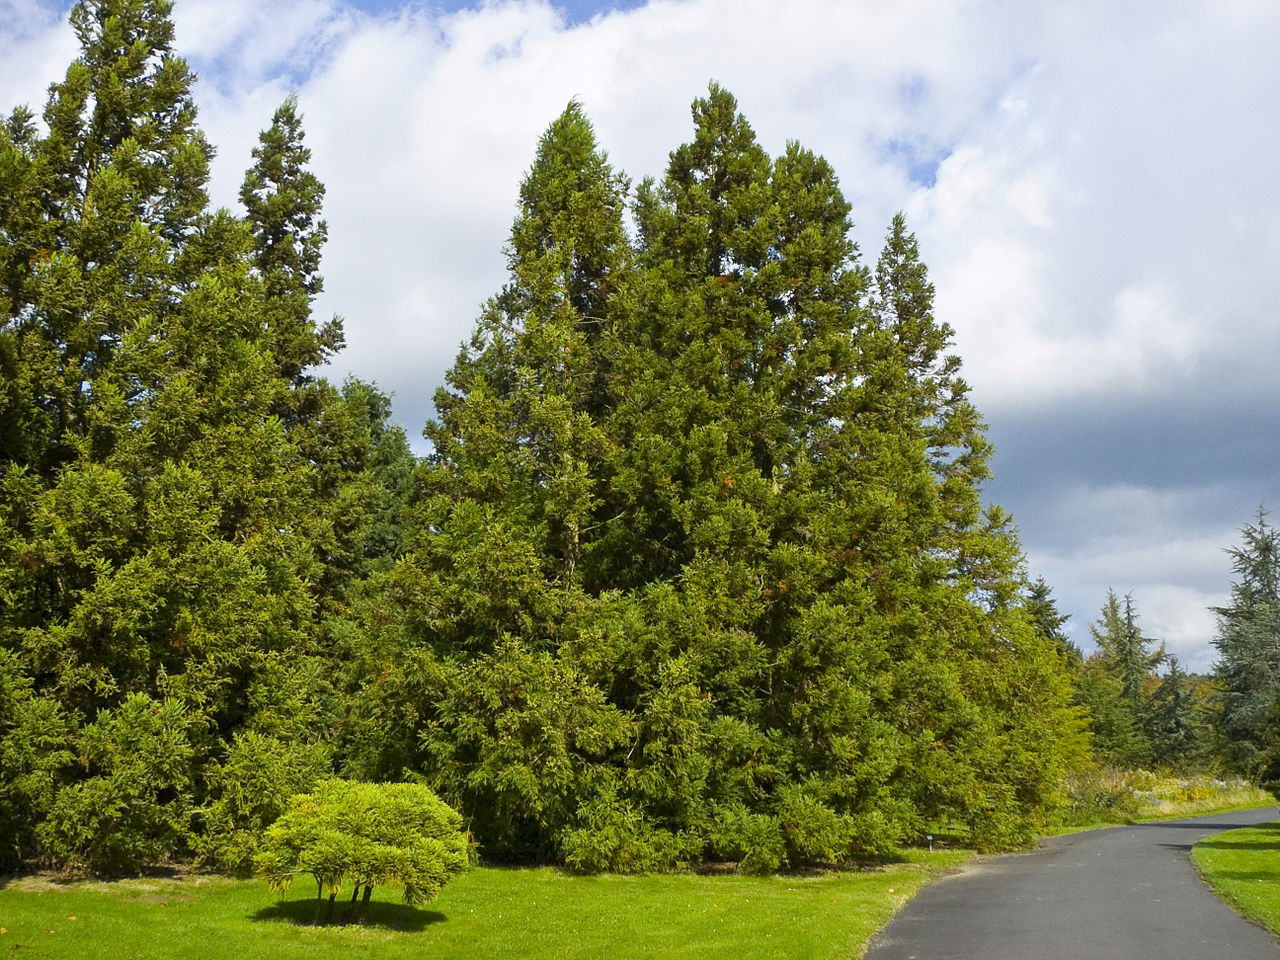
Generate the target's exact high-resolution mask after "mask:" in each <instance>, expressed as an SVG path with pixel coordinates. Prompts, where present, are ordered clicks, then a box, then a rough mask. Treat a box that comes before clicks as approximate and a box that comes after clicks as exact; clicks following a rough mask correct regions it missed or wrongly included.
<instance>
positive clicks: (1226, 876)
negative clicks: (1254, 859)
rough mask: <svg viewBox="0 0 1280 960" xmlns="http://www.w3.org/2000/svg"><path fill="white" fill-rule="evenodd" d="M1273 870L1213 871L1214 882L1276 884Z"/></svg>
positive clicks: (1275, 875)
mask: <svg viewBox="0 0 1280 960" xmlns="http://www.w3.org/2000/svg"><path fill="white" fill-rule="evenodd" d="M1278 876H1280V875H1277V873H1276V871H1274V870H1215V871H1213V879H1214V880H1219V881H1222V880H1269V881H1270V882H1272V883H1275V882H1276V879H1277V877H1278Z"/></svg>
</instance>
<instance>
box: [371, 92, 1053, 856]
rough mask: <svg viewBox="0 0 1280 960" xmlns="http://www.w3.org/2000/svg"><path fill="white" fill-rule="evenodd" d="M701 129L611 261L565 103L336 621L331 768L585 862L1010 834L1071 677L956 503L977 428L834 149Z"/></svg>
mask: <svg viewBox="0 0 1280 960" xmlns="http://www.w3.org/2000/svg"><path fill="white" fill-rule="evenodd" d="M693 117H694V128H695V129H694V137H693V139H692V141H691V142H690V143H688V144H686V145H684V146H682V147H680V148H678V149H677V150H675V151H673V152H672V154H671V159H670V164H669V166H668V170H667V173H666V175H665V177H664V178H663V179H662V181H661V182H654V181H646V182H645V183H644V184H642V186H641V187H640V189H639V191H638V193H637V197H636V202H635V207H634V212H635V217H636V222H637V226H638V237H637V238H636V242H635V247H634V249H632V248H631V247H629V246H628V244H627V243H626V235H625V231H624V230H623V226H622V224H623V217H622V215H623V210H624V202H625V192H624V190H623V188H622V181H621V178H620V177H618V175H617V174H615V173H614V172H613V171H612V170H611V168H609V166H608V164H607V161H606V160H605V158H604V156H603V154H601V153H600V152H599V150H598V148H597V147H596V145H595V141H594V137H593V136H592V135H591V131H590V126H589V124H588V123H587V122H586V119H585V117H584V116H583V115H582V113H581V110H580V108H578V107H577V105H576V104H575V105H570V107H569V109H568V110H566V112H565V114H564V115H562V117H561V118H560V119H558V120H557V121H556V122H555V123H553V124H552V126H551V128H550V129H549V130H548V132H547V134H546V136H544V138H543V140H542V142H541V143H540V145H539V150H538V155H537V157H536V158H535V161H534V164H533V166H532V168H531V170H530V172H529V175H528V176H527V178H526V180H525V183H524V185H523V186H522V188H521V211H520V215H519V217H518V218H517V221H516V224H515V226H514V228H513V231H512V244H511V250H510V254H509V265H510V267H511V282H510V284H509V285H508V286H507V287H506V288H505V289H504V290H503V292H502V293H501V294H500V295H499V296H498V297H495V298H494V300H492V301H491V302H490V304H489V305H488V306H487V307H486V309H485V311H484V313H483V314H482V316H481V319H480V321H479V323H478V325H477V329H476V333H475V335H474V336H473V338H472V341H471V343H470V344H469V346H468V347H467V348H466V349H464V351H463V353H462V354H461V355H460V356H459V358H458V361H457V363H456V364H455V365H454V367H453V369H452V371H451V372H450V375H449V388H448V389H447V390H445V391H442V393H441V394H440V395H439V396H438V400H437V406H438V409H439V411H440V416H439V419H438V420H437V421H435V422H433V423H430V424H428V428H427V434H428V436H429V437H430V438H431V439H432V441H433V443H434V445H435V453H434V454H433V456H432V457H431V458H430V461H429V463H428V464H427V465H426V466H425V467H424V469H423V470H422V472H421V474H420V477H419V491H420V492H419V495H418V499H417V503H416V506H415V513H414V516H413V520H412V521H411V523H410V530H409V532H408V534H407V539H406V544H407V546H408V548H409V553H408V554H407V555H406V556H405V558H404V560H403V561H402V562H401V563H400V564H398V565H397V567H396V569H395V570H394V571H392V572H391V573H390V574H388V575H387V576H386V577H385V578H383V579H382V580H380V581H379V589H380V590H381V592H380V593H376V594H375V595H374V596H373V599H372V601H371V604H372V605H371V608H370V610H369V611H368V613H367V614H366V623H367V627H366V628H365V629H364V630H363V631H362V633H361V634H360V636H359V637H358V638H356V643H355V650H356V652H355V653H354V654H353V657H352V660H353V662H356V661H363V662H362V666H361V667H360V668H359V669H360V671H361V672H362V674H363V675H364V676H366V677H370V678H376V682H373V683H371V684H370V685H369V688H368V690H367V691H365V692H362V693H361V694H360V695H359V696H358V703H357V706H356V709H355V710H354V711H353V715H352V718H351V720H350V721H349V723H348V725H347V729H348V730H349V731H350V733H351V741H350V742H349V745H348V747H347V748H346V749H347V758H348V760H347V762H348V763H349V765H350V768H351V771H352V772H356V773H360V774H362V775H374V776H385V775H387V774H388V773H389V772H390V771H396V770H399V769H402V768H403V767H405V766H407V767H410V768H412V769H413V770H415V771H416V772H418V773H419V774H420V775H422V776H425V777H427V778H428V780H429V782H431V784H432V785H433V786H434V787H436V788H437V789H438V790H439V791H440V792H441V793H442V794H444V795H446V796H448V797H450V798H451V799H453V800H455V801H456V802H458V803H459V804H460V805H461V806H462V808H463V809H464V810H465V811H466V812H467V814H468V815H469V816H470V817H472V822H473V824H474V827H475V829H476V831H477V834H478V835H479V836H480V837H481V840H482V842H483V843H485V844H487V845H488V847H489V849H491V850H493V851H495V852H501V853H505V854H507V855H530V854H533V855H555V856H559V857H563V858H564V859H565V860H566V861H567V862H569V863H571V864H573V865H575V866H578V867H583V868H612V869H633V868H636V867H643V866H660V865H665V864H670V863H672V862H676V861H680V860H688V859H694V858H698V857H702V856H717V857H725V858H731V859H736V860H740V861H741V862H742V863H743V864H744V866H745V867H746V868H748V869H768V868H770V867H772V866H776V865H777V864H778V863H780V862H781V861H782V860H784V859H787V860H791V861H793V862H796V861H803V860H813V859H837V860H839V859H846V858H849V857H851V856H856V855H859V854H864V853H867V852H869V851H875V850H881V849H884V848H886V847H887V846H890V845H892V844H893V843H894V842H895V841H897V840H899V839H901V838H902V837H904V836H908V835H911V834H912V833H914V832H917V831H920V830H922V829H924V827H925V825H926V824H927V823H933V822H942V821H944V820H946V821H951V820H955V819H960V820H962V821H963V822H965V823H967V824H969V825H970V826H971V827H972V828H973V830H974V833H975V837H976V838H977V839H978V842H980V843H988V844H992V845H997V844H1001V843H1008V842H1011V841H1015V840H1018V839H1022V838H1023V837H1025V836H1026V835H1027V834H1028V832H1029V831H1031V830H1033V829H1034V824H1035V823H1036V821H1037V818H1038V817H1040V816H1041V815H1042V814H1043V811H1044V809H1045V807H1046V806H1047V805H1049V804H1051V803H1052V792H1053V787H1052V781H1053V777H1054V771H1055V770H1056V769H1058V759H1057V750H1058V746H1059V743H1060V740H1061V735H1060V734H1059V733H1058V732H1057V731H1056V730H1055V722H1056V721H1057V720H1058V719H1060V718H1061V717H1062V716H1063V715H1065V714H1064V710H1065V698H1066V688H1065V686H1064V682H1063V678H1062V673H1061V664H1060V663H1059V661H1058V660H1057V659H1056V658H1055V656H1054V655H1053V651H1052V648H1051V646H1049V645H1047V644H1045V643H1041V641H1040V640H1039V638H1038V636H1037V635H1036V634H1035V632H1034V630H1033V629H1032V628H1031V625H1030V622H1029V621H1028V620H1027V618H1026V616H1025V614H1024V613H1023V611H1022V609H1021V606H1020V604H1019V602H1018V598H1019V586H1018V585H1019V583H1020V582H1021V571H1020V559H1019V553H1018V550H1017V545H1016V541H1015V540H1014V539H1013V537H1012V536H1011V533H1010V531H1009V530H1008V529H1007V520H1006V518H1004V517H1003V516H1002V515H1001V514H999V513H998V512H993V513H991V514H989V515H988V516H986V517H983V516H982V515H981V513H980V511H979V510H978V507H977V505H978V502H979V496H978V493H977V490H976V483H977V480H978V477H979V474H980V472H981V471H980V470H979V469H978V468H977V467H978V465H979V461H981V459H982V457H983V456H984V455H985V454H984V453H983V451H984V450H985V446H984V444H985V441H984V440H983V439H982V437H981V425H980V423H979V421H978V420H977V418H976V415H972V416H969V414H968V413H964V414H963V415H962V414H961V413H956V414H954V415H953V414H951V413H949V412H948V411H949V410H950V407H947V404H948V403H951V398H953V397H957V396H961V395H962V393H963V391H962V389H961V388H960V387H959V386H957V385H955V384H953V383H951V382H950V381H949V382H948V383H949V385H948V386H947V388H946V389H945V390H940V389H939V388H937V387H935V386H934V385H932V384H930V383H920V382H917V378H921V379H927V375H926V374H924V373H922V372H920V369H924V368H920V369H917V367H913V366H912V361H911V359H910V358H911V356H912V355H913V354H912V350H914V349H915V348H914V347H912V346H909V345H906V341H907V340H908V339H909V338H908V337H907V335H906V334H905V333H901V332H900V330H899V327H901V328H902V329H905V328H906V320H904V321H903V322H902V323H901V324H899V326H898V327H895V326H893V325H891V324H889V323H887V322H882V321H881V319H880V316H881V315H880V314H879V313H877V312H876V311H872V310H870V309H868V306H867V293H868V286H869V282H870V281H869V276H868V274H867V271H866V270H865V269H864V268H863V267H862V266H860V264H859V263H858V260H857V251H856V248H855V247H854V246H853V244H852V243H851V241H850V240H849V239H848V230H849V221H848V212H849V208H848V205H847V203H846V202H845V201H844V199H843V197H842V196H841V195H840V191H839V187H838V184H837V182H836V179H835V176H834V173H833V172H832V170H831V168H830V167H829V165H827V164H826V162H825V161H823V160H822V159H821V158H819V157H815V156H814V155H813V154H811V153H809V152H808V151H805V150H804V149H802V148H801V147H799V146H797V145H794V144H793V145H790V146H789V147H788V148H787V150H786V152H785V154H784V155H782V156H780V157H778V158H777V159H771V158H770V157H769V156H768V155H767V154H766V153H765V152H764V151H763V149H761V148H760V146H759V145H758V144H757V143H756V141H755V137H754V133H753V132H752V131H751V128H750V126H749V125H748V124H747V122H746V120H745V119H744V118H743V117H742V115H741V114H740V113H739V112H738V110H737V105H736V102H735V101H734V100H733V98H732V97H731V96H730V95H729V94H728V93H727V92H726V91H723V90H722V89H720V88H718V87H715V86H713V87H712V88H711V90H710V93H709V95H708V96H707V97H706V98H702V99H699V100H698V101H696V102H695V104H694V109H693ZM899 233H900V234H901V231H899ZM899 239H900V240H901V245H902V247H903V249H904V251H908V252H909V251H913V250H914V241H913V240H911V241H908V239H907V238H906V237H905V235H900V237H899ZM899 259H900V260H905V259H907V254H906V253H904V254H903V256H902V257H900V258H899ZM900 272H903V273H904V274H908V273H909V274H913V275H915V276H917V277H922V276H923V273H922V268H917V267H916V266H912V265H910V264H904V265H903V266H902V269H901V271H900ZM925 282H926V283H927V281H925ZM905 309H906V308H905V307H904V310H905ZM911 322H912V323H913V324H915V326H913V327H911V330H912V331H914V332H912V333H911V337H915V338H917V339H923V340H928V341H929V342H935V341H938V342H939V343H940V348H939V349H941V348H944V347H945V346H946V345H947V343H948V340H949V333H947V332H944V333H943V335H942V336H941V338H939V337H937V336H934V335H932V334H930V333H929V332H928V331H927V330H925V329H924V327H925V326H926V325H927V324H930V323H932V322H933V321H932V318H931V315H928V314H927V308H926V312H925V315H922V316H919V317H915V318H911ZM912 342H913V343H914V342H915V341H912ZM917 366H918V365H917ZM924 366H925V367H927V368H928V369H933V368H932V367H931V366H929V364H925V365H924ZM947 370H948V371H949V372H948V373H947V374H946V375H947V376H953V375H954V373H955V364H954V363H950V364H949V365H948V366H947ZM931 404H932V405H931ZM954 406H955V408H956V409H958V410H959V409H961V408H962V400H956V401H955V404H954ZM966 416H967V417H968V419H967V420H966V421H965V424H964V426H963V428H962V424H961V421H962V420H964V417H966ZM939 423H943V424H946V425H947V428H948V429H950V430H951V431H952V433H951V434H947V436H946V439H945V440H944V439H942V436H943V435H942V434H941V433H940V432H939V429H940V428H939V427H938V424H939ZM953 435H954V439H953ZM934 442H936V444H937V450H936V451H935V453H934V455H932V456H931V455H930V445H931V443H934ZM944 444H945V445H946V446H947V447H949V448H956V449H955V450H952V451H950V452H944V451H943V449H942V447H943V445H944ZM965 451H968V452H969V453H971V454H972V457H971V462H972V463H973V464H974V468H973V469H971V470H968V472H967V473H966V472H965V469H966V468H963V467H955V466H953V459H954V460H955V461H958V460H959V458H961V457H963V456H964V455H965ZM944 473H945V474H947V475H948V476H950V475H952V474H953V475H954V477H955V480H954V483H953V484H952V486H953V487H954V488H955V489H953V490H952V491H951V492H944V491H943V489H942V488H943V486H944V485H945V484H947V483H948V482H951V481H950V480H948V479H947V478H946V477H944V476H943V474H944ZM966 477H967V478H968V479H967V480H966V479H965V478H966ZM965 483H970V484H971V486H970V488H969V489H968V492H966V493H965V494H964V496H960V495H959V494H960V493H961V492H962V491H961V490H960V487H961V486H963V485H964V484H965ZM953 503H954V504H960V503H963V505H964V509H963V510H961V509H959V508H957V507H953V506H951V504H953ZM481 585H487V586H486V587H482V586H481ZM979 596H980V597H981V602H978V600H977V599H975V598H977V597H979ZM388 597H394V598H396V601H397V602H396V603H395V604H389V603H388V602H387V599H386V598H388ZM997 638H998V639H997Z"/></svg>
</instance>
